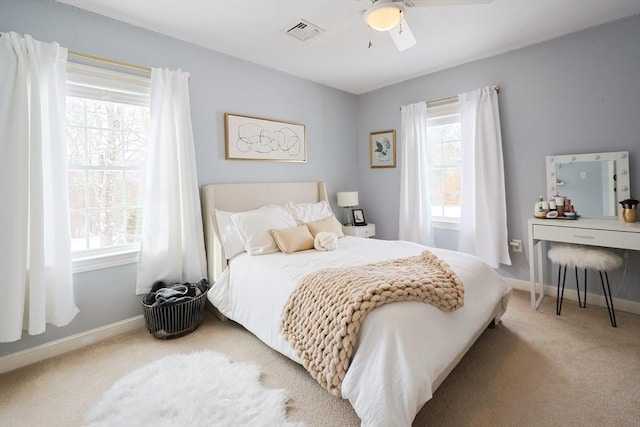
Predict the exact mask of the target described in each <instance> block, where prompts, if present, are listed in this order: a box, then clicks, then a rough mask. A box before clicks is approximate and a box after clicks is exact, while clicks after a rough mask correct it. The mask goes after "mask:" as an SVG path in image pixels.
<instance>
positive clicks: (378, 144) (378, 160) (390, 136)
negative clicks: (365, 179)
mask: <svg viewBox="0 0 640 427" xmlns="http://www.w3.org/2000/svg"><path fill="white" fill-rule="evenodd" d="M369 158H370V160H371V167H372V168H395V167H396V131H395V129H393V130H384V131H381V132H371V134H370V135H369Z"/></svg>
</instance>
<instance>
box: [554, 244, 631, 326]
mask: <svg viewBox="0 0 640 427" xmlns="http://www.w3.org/2000/svg"><path fill="white" fill-rule="evenodd" d="M547 255H548V256H549V259H550V260H551V262H554V263H556V264H558V293H557V299H556V314H557V315H558V316H559V315H560V312H561V311H562V299H563V298H564V285H565V281H566V278H567V267H571V268H573V269H574V270H575V274H576V289H577V291H578V305H579V306H580V307H581V308H585V307H586V306H587V270H589V269H591V270H597V271H598V273H599V274H600V282H601V283H602V292H603V293H604V299H605V301H606V303H607V310H608V311H609V320H611V326H613V327H614V328H615V327H616V313H615V310H614V308H613V298H612V297H611V287H610V286H609V274H608V272H609V271H610V270H615V269H616V268H619V267H620V266H622V263H623V259H622V257H621V256H620V255H619V254H617V253H616V252H614V251H611V250H608V249H604V248H600V247H597V246H581V245H567V244H560V245H556V246H554V247H552V248H551V249H549V252H548V254H547ZM563 267H564V274H562V270H563ZM579 268H581V269H583V270H584V302H583V301H582V300H581V299H580V281H579V280H578V269H579ZM603 273H604V275H603ZM560 276H562V290H560V288H561V281H560ZM605 279H606V287H605Z"/></svg>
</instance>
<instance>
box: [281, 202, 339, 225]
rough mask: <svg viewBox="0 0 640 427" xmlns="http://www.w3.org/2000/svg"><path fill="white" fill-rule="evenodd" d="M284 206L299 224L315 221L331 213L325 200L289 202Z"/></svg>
mask: <svg viewBox="0 0 640 427" xmlns="http://www.w3.org/2000/svg"><path fill="white" fill-rule="evenodd" d="M285 206H286V208H287V210H288V211H289V212H290V213H291V215H293V217H294V218H295V219H296V221H298V223H299V224H306V223H307V222H313V221H317V220H319V219H323V218H326V217H328V216H330V215H332V214H333V212H331V207H330V206H329V203H327V201H326V200H322V201H320V202H316V203H294V202H289V203H287V204H286V205H285Z"/></svg>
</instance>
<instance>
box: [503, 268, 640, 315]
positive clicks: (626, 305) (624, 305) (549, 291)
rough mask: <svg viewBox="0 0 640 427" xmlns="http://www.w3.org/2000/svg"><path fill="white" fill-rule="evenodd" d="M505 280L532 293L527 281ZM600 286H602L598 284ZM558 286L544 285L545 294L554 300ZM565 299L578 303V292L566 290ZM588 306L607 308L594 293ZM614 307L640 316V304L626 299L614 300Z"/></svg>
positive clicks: (588, 299) (602, 299)
mask: <svg viewBox="0 0 640 427" xmlns="http://www.w3.org/2000/svg"><path fill="white" fill-rule="evenodd" d="M503 279H504V280H505V281H506V282H507V283H508V284H509V285H511V287H512V288H513V289H518V290H521V291H526V292H531V283H530V282H529V281H527V280H520V279H513V278H511V277H503ZM598 286H600V285H599V284H598ZM557 289H558V288H557V286H555V285H544V294H545V295H549V296H552V297H553V298H555V297H556V295H557ZM564 297H565V298H567V299H570V300H571V301H576V302H577V301H578V292H577V291H575V290H573V289H567V288H565V289H564ZM587 304H591V305H596V306H599V307H605V308H606V307H607V303H606V301H605V299H604V296H603V295H597V294H592V293H590V292H589V293H587ZM613 307H614V308H615V310H616V311H618V310H620V311H626V312H627V313H633V314H640V302H636V301H629V300H626V299H618V298H614V299H613Z"/></svg>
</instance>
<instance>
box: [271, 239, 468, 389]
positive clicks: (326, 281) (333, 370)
mask: <svg viewBox="0 0 640 427" xmlns="http://www.w3.org/2000/svg"><path fill="white" fill-rule="evenodd" d="M394 301H422V302H425V303H429V304H432V305H434V306H436V307H438V308H439V309H440V310H443V311H454V310H456V309H458V308H460V307H462V306H463V305H464V288H463V285H462V282H461V281H460V279H459V278H458V276H456V274H455V273H454V272H453V271H451V269H450V268H449V266H448V265H447V264H446V263H445V262H444V261H442V260H440V259H439V258H438V257H436V256H435V255H433V254H432V253H431V252H429V251H424V252H423V253H422V254H421V255H418V256H413V257H408V258H400V259H394V260H389V261H383V262H379V263H375V264H368V265H360V266H354V267H341V268H328V269H323V270H320V271H316V272H314V273H311V274H309V275H307V276H305V277H304V278H303V279H302V281H301V283H300V284H299V285H298V286H297V287H296V289H295V290H294V291H293V293H292V294H291V296H290V297H289V300H288V301H287V304H286V305H285V308H284V311H283V314H282V319H281V327H282V333H283V335H284V337H285V339H287V340H288V341H289V342H290V343H291V345H292V346H293V348H294V349H295V350H296V352H297V353H298V356H299V357H300V359H301V360H302V363H303V365H304V367H305V368H306V369H307V370H308V371H309V373H311V375H312V376H313V378H315V379H316V380H317V381H318V382H319V383H320V384H321V385H322V386H323V387H324V388H326V389H327V390H329V391H330V392H331V393H333V394H334V395H336V396H341V385H342V380H343V379H344V377H345V375H346V372H347V369H348V368H349V364H350V362H351V357H352V356H353V347H354V345H355V344H356V340H357V334H358V331H359V330H360V325H361V324H362V321H363V320H364V318H365V316H366V315H367V313H368V312H370V311H371V310H373V309H374V308H375V307H377V306H379V305H382V304H385V303H389V302H394Z"/></svg>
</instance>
